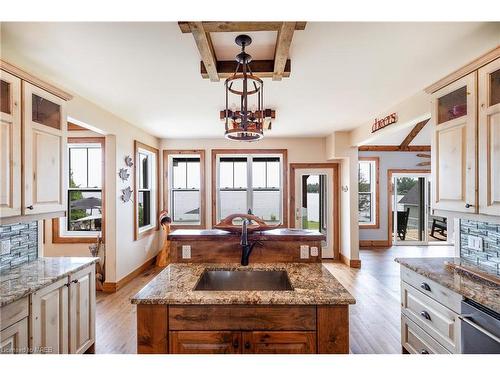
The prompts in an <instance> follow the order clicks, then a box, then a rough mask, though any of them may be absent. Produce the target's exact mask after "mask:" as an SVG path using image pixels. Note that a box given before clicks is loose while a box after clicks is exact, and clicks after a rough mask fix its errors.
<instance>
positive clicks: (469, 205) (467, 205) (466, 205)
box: [465, 203, 474, 208]
mask: <svg viewBox="0 0 500 375" xmlns="http://www.w3.org/2000/svg"><path fill="white" fill-rule="evenodd" d="M471 207H474V205H473V204H469V203H466V204H465V208H471Z"/></svg>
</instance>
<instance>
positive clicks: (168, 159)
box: [163, 150, 205, 228]
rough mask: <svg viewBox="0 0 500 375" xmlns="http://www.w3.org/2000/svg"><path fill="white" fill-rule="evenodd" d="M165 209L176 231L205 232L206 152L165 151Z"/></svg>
mask: <svg viewBox="0 0 500 375" xmlns="http://www.w3.org/2000/svg"><path fill="white" fill-rule="evenodd" d="M163 155H164V156H163V160H164V164H165V167H166V168H167V169H166V173H165V176H166V179H167V181H166V182H165V186H166V190H165V200H166V202H165V203H166V204H165V207H166V208H167V210H168V212H169V215H170V217H171V218H172V226H173V227H174V228H205V201H204V200H205V197H204V196H203V195H202V194H203V192H204V191H205V188H204V186H205V181H204V175H205V173H204V168H205V151H204V150H190V151H185V150H165V151H163Z"/></svg>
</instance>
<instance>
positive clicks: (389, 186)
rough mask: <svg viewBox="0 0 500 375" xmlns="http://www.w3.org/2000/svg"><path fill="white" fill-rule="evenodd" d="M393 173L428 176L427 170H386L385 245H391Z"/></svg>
mask: <svg viewBox="0 0 500 375" xmlns="http://www.w3.org/2000/svg"><path fill="white" fill-rule="evenodd" d="M395 173H422V174H430V173H431V171H430V170H429V169H388V170H387V244H388V246H391V245H392V235H393V233H392V211H391V193H392V175H393V174H395Z"/></svg>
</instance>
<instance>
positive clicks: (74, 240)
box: [52, 236, 97, 244]
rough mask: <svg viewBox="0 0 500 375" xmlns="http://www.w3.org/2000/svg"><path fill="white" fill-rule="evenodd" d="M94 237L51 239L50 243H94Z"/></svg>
mask: <svg viewBox="0 0 500 375" xmlns="http://www.w3.org/2000/svg"><path fill="white" fill-rule="evenodd" d="M96 238H97V236H96V237H53V238H52V243H74V244H77V243H96V242H97V240H96Z"/></svg>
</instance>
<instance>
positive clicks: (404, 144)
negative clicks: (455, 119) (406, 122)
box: [399, 118, 430, 150]
mask: <svg viewBox="0 0 500 375" xmlns="http://www.w3.org/2000/svg"><path fill="white" fill-rule="evenodd" d="M429 120H430V118H428V119H427V120H424V121H420V122H419V123H418V124H417V125H415V126H414V127H413V129H412V130H411V131H410V134H408V135H407V136H406V138H405V139H403V142H401V144H400V145H399V148H400V149H401V150H404V149H406V148H407V147H408V146H409V145H410V143H411V141H413V140H414V139H415V137H416V136H417V135H418V133H420V131H421V130H422V129H423V128H424V126H425V125H427V123H428V122H429Z"/></svg>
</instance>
